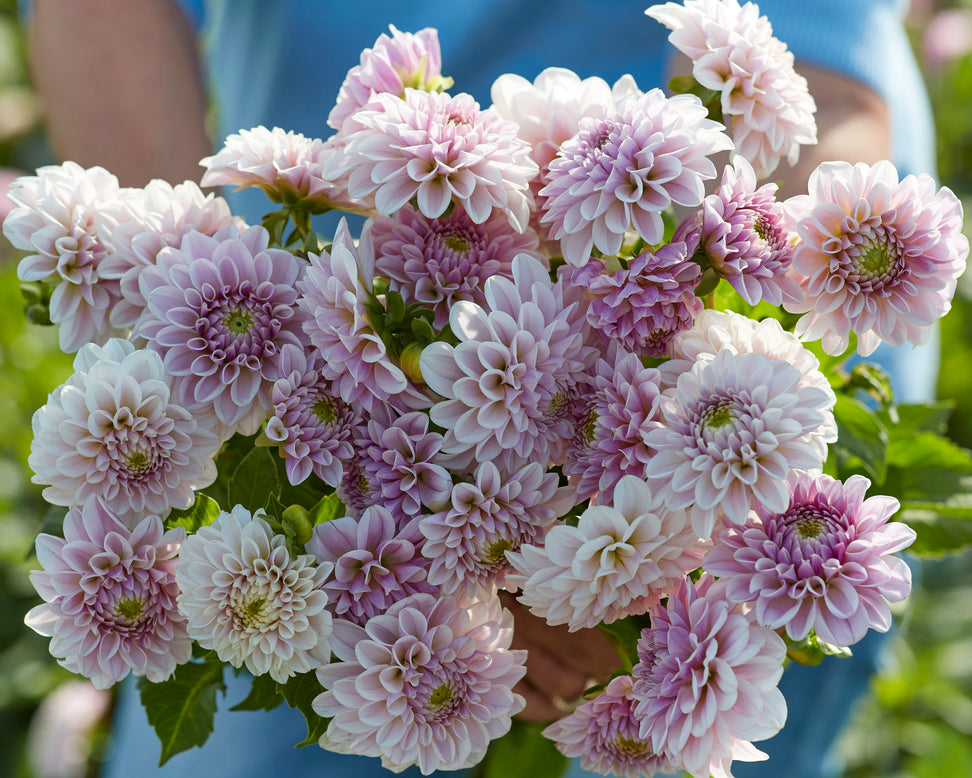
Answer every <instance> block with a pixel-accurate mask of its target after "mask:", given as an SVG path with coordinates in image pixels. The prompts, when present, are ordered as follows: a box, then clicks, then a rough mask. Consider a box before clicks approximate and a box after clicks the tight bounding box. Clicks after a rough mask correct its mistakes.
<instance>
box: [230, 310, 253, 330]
mask: <svg viewBox="0 0 972 778" xmlns="http://www.w3.org/2000/svg"><path fill="white" fill-rule="evenodd" d="M223 324H224V325H225V327H226V329H228V330H229V331H230V332H232V333H233V334H234V335H246V333H248V332H249V331H250V330H251V329H252V328H253V317H252V316H250V314H249V313H248V312H246V311H243V310H240V309H239V308H235V309H233V310H231V311H229V312H228V313H227V314H226V318H225V319H223Z"/></svg>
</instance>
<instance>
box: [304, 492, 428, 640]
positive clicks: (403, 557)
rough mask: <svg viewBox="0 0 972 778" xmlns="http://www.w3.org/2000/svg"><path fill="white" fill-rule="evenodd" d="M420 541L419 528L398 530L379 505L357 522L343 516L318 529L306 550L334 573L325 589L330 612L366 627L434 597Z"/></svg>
mask: <svg viewBox="0 0 972 778" xmlns="http://www.w3.org/2000/svg"><path fill="white" fill-rule="evenodd" d="M421 540H422V538H421V535H419V534H418V532H416V531H415V527H414V525H410V526H408V527H405V528H403V529H402V530H401V531H399V530H398V529H397V525H396V522H395V517H394V516H392V514H391V513H390V512H389V511H387V510H386V509H385V508H383V507H381V506H380V505H373V506H371V507H370V508H367V509H365V511H364V512H363V513H362V514H361V516H359V517H358V518H357V519H354V518H351V517H350V516H344V517H343V518H340V519H334V520H333V521H327V522H324V523H323V524H318V525H317V526H315V527H314V534H313V536H312V537H311V539H310V540H309V541H307V544H306V546H305V548H306V550H307V552H308V553H310V554H313V555H314V556H315V557H316V558H317V561H318V564H321V565H323V566H324V567H326V568H327V569H329V570H331V572H330V573H328V575H327V577H326V579H325V583H324V587H323V588H324V591H325V592H327V597H328V603H327V608H328V610H329V611H331V613H333V614H334V615H335V616H337V617H339V618H342V619H347V620H348V621H352V622H354V623H355V624H360V625H364V624H365V623H366V622H367V621H368V619H370V618H371V617H372V616H377V615H378V614H379V613H384V612H385V611H386V610H388V608H389V607H390V606H391V605H392V604H393V603H395V602H398V601H399V600H401V599H404V598H405V597H408V596H410V595H412V594H415V593H417V592H434V591H435V589H434V587H433V586H431V585H430V584H428V583H426V570H425V568H426V565H427V562H426V560H425V559H424V557H423V556H422V553H421V551H420V546H421Z"/></svg>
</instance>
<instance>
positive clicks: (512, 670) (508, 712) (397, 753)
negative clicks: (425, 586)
mask: <svg viewBox="0 0 972 778" xmlns="http://www.w3.org/2000/svg"><path fill="white" fill-rule="evenodd" d="M512 637H513V617H512V616H511V615H510V613H509V612H508V611H505V610H503V608H502V606H501V605H500V602H499V598H498V597H496V596H495V595H493V596H490V597H488V598H485V599H481V600H470V599H465V598H464V599H459V600H457V599H456V598H454V597H450V596H442V597H436V596H433V595H431V594H415V595H412V596H411V597H408V598H406V599H404V600H399V601H398V602H397V603H395V604H393V605H392V606H391V607H389V608H388V610H387V611H386V612H385V613H382V614H379V615H378V616H375V617H374V618H373V619H371V620H370V621H369V622H368V623H367V624H366V625H365V626H364V627H363V628H362V627H358V626H356V625H353V624H350V623H348V622H341V621H337V622H335V641H334V653H335V656H336V657H337V659H339V660H341V661H338V662H332V663H331V664H329V665H325V666H323V667H320V668H318V670H317V678H318V680H319V681H320V682H321V685H322V686H323V687H324V688H325V689H326V691H325V692H324V693H323V694H320V695H318V697H317V698H316V699H315V700H314V710H315V711H316V712H317V713H318V714H320V715H321V716H324V717H328V718H331V722H330V724H329V725H328V728H327V731H326V732H325V733H324V735H322V736H321V739H320V745H321V746H322V747H323V748H329V749H332V750H337V751H339V752H342V753H355V754H361V755H364V756H377V757H381V759H382V764H383V765H384V766H385V767H386V768H388V769H391V770H394V771H396V772H400V771H401V770H402V769H404V768H405V767H408V766H410V765H417V766H418V768H419V769H420V770H421V771H422V773H423V774H424V775H428V774H429V773H431V772H432V771H433V770H458V769H460V768H465V767H472V766H473V765H475V764H476V763H477V762H479V761H480V760H481V759H482V758H483V756H484V755H485V753H486V749H487V747H488V746H489V743H490V741H491V740H493V739H495V738H498V737H500V736H502V735H505V734H506V733H507V732H508V731H509V728H510V723H511V717H512V716H513V715H515V714H516V713H519V712H520V711H521V710H522V709H523V706H524V700H523V698H522V697H521V696H520V695H518V694H514V693H513V686H514V685H515V684H516V683H517V681H519V680H520V679H521V678H522V677H523V675H524V673H525V672H526V670H525V668H524V666H523V662H524V660H525V658H526V652H525V651H512V650H510V641H511V639H512Z"/></svg>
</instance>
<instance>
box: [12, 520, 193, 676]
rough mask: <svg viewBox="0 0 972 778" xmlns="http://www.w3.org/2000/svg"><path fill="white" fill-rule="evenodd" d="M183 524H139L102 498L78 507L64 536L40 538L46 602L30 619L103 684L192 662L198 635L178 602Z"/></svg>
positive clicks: (69, 664) (40, 585) (38, 573)
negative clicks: (191, 631) (177, 574)
mask: <svg viewBox="0 0 972 778" xmlns="http://www.w3.org/2000/svg"><path fill="white" fill-rule="evenodd" d="M183 537H185V530H183V529H182V528H178V529H174V530H170V531H168V532H164V531H163V527H162V520H161V519H159V517H158V516H151V515H149V516H143V517H142V518H141V519H140V521H139V522H138V523H137V524H136V525H135V527H134V529H129V528H127V527H126V526H125V525H124V524H123V523H122V522H121V521H119V520H118V518H117V517H116V516H115V515H114V514H113V513H111V512H110V511H108V510H105V508H103V507H102V506H101V505H100V504H98V503H97V502H92V503H88V504H87V505H85V506H84V507H83V508H73V509H72V510H70V511H68V514H67V516H66V517H65V519H64V537H63V538H59V537H54V536H53V535H47V534H41V535H38V537H37V559H38V561H39V562H40V564H41V567H42V568H43V569H42V570H34V571H32V572H31V574H30V581H31V583H32V584H33V585H34V588H35V589H36V590H37V593H38V594H40V596H41V597H42V598H43V599H44V603H43V604H41V605H37V606H35V607H34V608H32V609H31V610H30V612H29V613H28V614H27V616H26V618H25V619H24V621H25V622H26V623H27V626H28V627H30V628H31V629H33V630H34V631H35V632H38V633H40V634H41V635H46V636H48V637H50V638H51V646H50V651H51V654H52V655H53V656H54V657H56V658H57V660H58V662H59V663H60V664H61V665H63V666H64V667H66V668H67V669H68V670H70V671H72V672H75V673H80V674H81V675H83V676H85V677H86V678H89V679H90V680H91V682H92V683H93V684H94V685H95V686H96V687H97V688H99V689H106V688H108V687H109V686H111V685H112V684H115V683H118V682H119V681H121V680H122V679H123V678H125V677H126V676H127V675H128V674H129V673H130V672H131V673H133V674H135V675H144V676H146V677H147V678H148V679H149V680H150V681H153V682H160V681H164V680H165V679H166V678H168V677H169V676H170V675H171V674H172V672H173V671H174V670H175V668H176V665H180V664H183V663H184V662H188V661H189V657H190V655H191V652H192V641H191V640H190V638H189V635H188V634H187V632H186V621H185V619H184V618H183V617H182V616H181V615H180V614H179V611H178V608H177V607H176V595H177V594H178V589H177V587H176V582H175V566H176V555H177V554H178V551H179V543H180V542H181V541H182V539H183Z"/></svg>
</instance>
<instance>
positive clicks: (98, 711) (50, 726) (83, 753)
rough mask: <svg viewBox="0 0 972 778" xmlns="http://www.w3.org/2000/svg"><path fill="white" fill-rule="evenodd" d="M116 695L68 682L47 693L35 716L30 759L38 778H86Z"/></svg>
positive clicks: (30, 733)
mask: <svg viewBox="0 0 972 778" xmlns="http://www.w3.org/2000/svg"><path fill="white" fill-rule="evenodd" d="M114 701H115V697H114V695H113V694H112V693H111V692H110V691H108V690H106V689H96V688H95V687H94V686H93V685H92V684H91V683H89V682H88V681H80V680H77V681H68V682H67V683H62V684H60V685H59V686H58V687H57V688H56V689H54V690H53V691H52V692H50V693H49V694H47V695H46V696H45V697H44V699H43V700H41V702H40V705H38V706H37V710H36V711H35V712H34V714H33V715H32V716H31V719H30V729H29V730H28V732H27V743H26V748H25V752H26V757H27V763H28V765H29V770H30V773H29V774H30V775H36V776H37V778H85V776H86V775H88V768H89V766H90V764H91V760H92V759H94V758H95V755H96V753H97V749H98V743H99V741H100V737H99V735H100V734H101V731H102V727H103V725H104V722H105V721H106V720H107V719H108V717H109V716H110V715H111V709H112V705H113V704H114Z"/></svg>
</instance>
